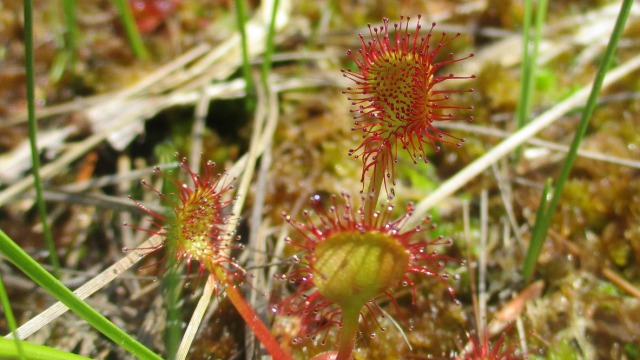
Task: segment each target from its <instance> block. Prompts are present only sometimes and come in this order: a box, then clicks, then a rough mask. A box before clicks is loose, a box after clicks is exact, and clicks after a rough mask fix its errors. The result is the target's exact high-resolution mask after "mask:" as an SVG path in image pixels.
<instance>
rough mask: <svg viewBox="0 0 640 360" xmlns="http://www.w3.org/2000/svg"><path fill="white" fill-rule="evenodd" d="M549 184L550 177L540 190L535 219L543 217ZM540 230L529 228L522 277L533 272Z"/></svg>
mask: <svg viewBox="0 0 640 360" xmlns="http://www.w3.org/2000/svg"><path fill="white" fill-rule="evenodd" d="M551 184H552V182H551V179H547V182H546V183H545V185H544V189H543V190H542V196H541V197H540V204H539V205H538V211H537V212H536V220H537V219H542V218H543V217H544V212H545V210H546V209H547V199H548V198H549V194H550V192H551ZM541 231H542V228H541V227H540V226H534V227H533V229H532V230H531V241H530V242H529V250H528V251H527V255H526V256H525V259H524V266H523V271H522V273H523V277H524V278H525V279H529V277H530V276H531V274H533V270H534V268H535V266H536V261H537V260H538V256H539V254H540V251H541V250H542V244H543V243H544V241H543V240H544V237H542V236H541V235H540V232H541ZM545 231H546V230H545Z"/></svg>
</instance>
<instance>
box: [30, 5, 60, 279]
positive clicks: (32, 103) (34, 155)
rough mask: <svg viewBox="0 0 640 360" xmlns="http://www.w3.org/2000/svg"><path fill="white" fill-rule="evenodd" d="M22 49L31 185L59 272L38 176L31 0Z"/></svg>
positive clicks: (46, 239) (55, 271)
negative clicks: (25, 85) (23, 54)
mask: <svg viewBox="0 0 640 360" xmlns="http://www.w3.org/2000/svg"><path fill="white" fill-rule="evenodd" d="M24 51H25V70H26V76H27V112H28V123H29V144H30V146H31V164H32V168H31V172H32V175H33V186H34V188H35V191H36V203H37V206H38V214H39V215H40V222H41V223H42V233H43V234H44V238H45V242H46V244H47V249H48V250H49V259H50V261H51V265H52V266H53V269H54V273H55V274H58V273H59V272H60V260H58V254H57V252H56V245H55V243H54V242H53V236H52V235H51V229H50V228H49V223H48V222H47V219H48V216H47V206H46V204H45V202H44V198H43V197H42V179H41V178H40V157H39V155H40V153H39V151H38V141H37V133H38V126H37V123H36V105H35V103H36V102H35V81H34V77H35V74H34V59H33V1H32V0H25V1H24Z"/></svg>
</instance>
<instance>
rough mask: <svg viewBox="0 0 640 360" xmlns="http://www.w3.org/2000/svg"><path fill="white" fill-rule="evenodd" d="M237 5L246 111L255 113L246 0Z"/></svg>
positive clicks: (239, 1) (236, 1)
mask: <svg viewBox="0 0 640 360" xmlns="http://www.w3.org/2000/svg"><path fill="white" fill-rule="evenodd" d="M235 3H236V22H237V26H238V32H239V33H240V48H241V50H242V76H243V77H244V81H245V84H246V87H245V91H246V94H247V98H246V102H245V105H246V109H247V113H251V112H253V110H254V108H255V106H256V105H255V100H254V95H255V92H256V90H255V85H254V84H253V77H252V76H251V61H250V59H249V47H248V39H247V29H246V23H247V11H246V7H245V3H244V0H235Z"/></svg>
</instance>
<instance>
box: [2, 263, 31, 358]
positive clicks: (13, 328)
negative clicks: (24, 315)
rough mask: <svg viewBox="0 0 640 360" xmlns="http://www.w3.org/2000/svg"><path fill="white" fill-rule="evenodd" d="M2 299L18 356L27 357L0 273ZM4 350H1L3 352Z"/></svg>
mask: <svg viewBox="0 0 640 360" xmlns="http://www.w3.org/2000/svg"><path fill="white" fill-rule="evenodd" d="M0 301H1V302H2V309H3V310H4V313H5V317H6V318H7V324H8V325H9V329H10V330H11V333H12V334H13V338H14V339H15V343H14V344H15V350H16V355H15V356H16V357H19V358H20V359H26V357H25V353H24V349H23V348H22V343H21V342H20V340H18V336H17V332H16V329H17V328H18V325H17V324H16V318H15V317H14V316H13V310H12V309H11V302H10V301H9V296H8V295H7V291H6V290H5V288H4V282H3V281H2V276H1V275H0ZM1 351H2V350H0V352H1Z"/></svg>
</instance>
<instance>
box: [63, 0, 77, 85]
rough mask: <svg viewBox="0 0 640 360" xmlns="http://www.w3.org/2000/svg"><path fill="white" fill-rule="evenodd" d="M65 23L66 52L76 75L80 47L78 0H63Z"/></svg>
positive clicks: (70, 68)
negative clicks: (77, 13)
mask: <svg viewBox="0 0 640 360" xmlns="http://www.w3.org/2000/svg"><path fill="white" fill-rule="evenodd" d="M62 7H63V11H64V22H65V24H66V30H67V34H66V35H67V36H66V37H65V43H64V45H65V51H66V52H67V54H68V59H69V71H70V72H71V75H72V76H74V75H75V68H76V47H77V46H78V24H77V22H76V12H75V7H76V0H63V1H62Z"/></svg>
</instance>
